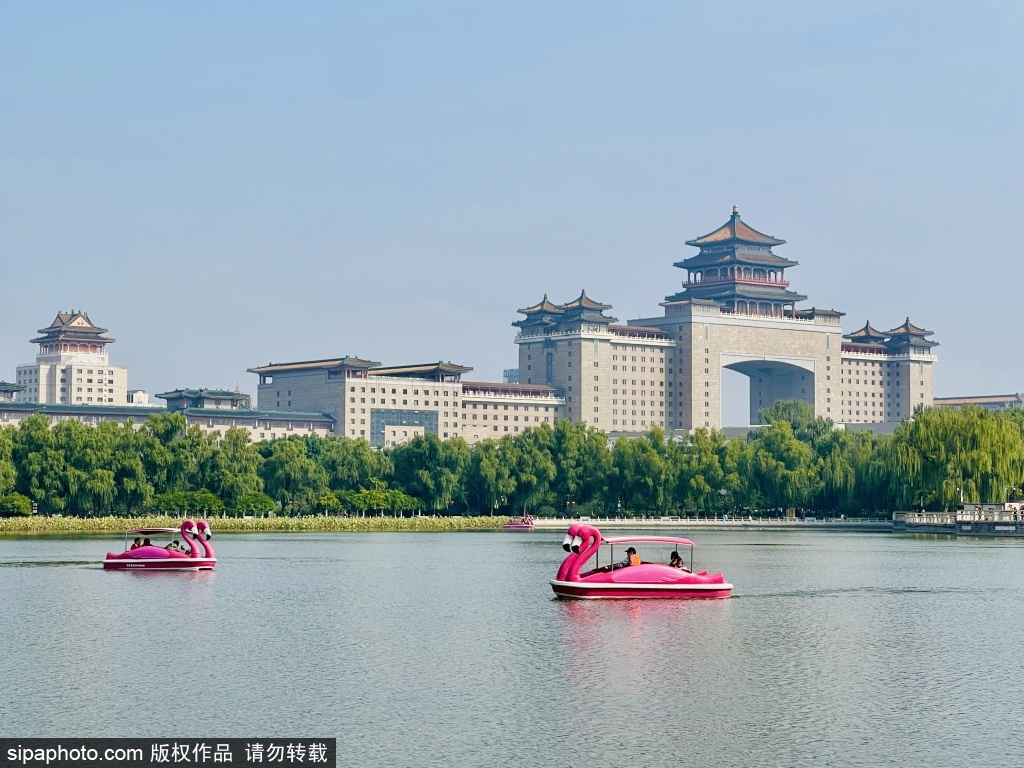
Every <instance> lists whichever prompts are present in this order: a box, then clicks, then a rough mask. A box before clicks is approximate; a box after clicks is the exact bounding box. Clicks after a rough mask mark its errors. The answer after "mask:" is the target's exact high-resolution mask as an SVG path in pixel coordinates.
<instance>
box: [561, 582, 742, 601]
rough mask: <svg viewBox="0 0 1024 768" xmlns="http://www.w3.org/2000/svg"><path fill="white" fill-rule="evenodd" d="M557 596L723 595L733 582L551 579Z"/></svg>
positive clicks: (644, 596) (603, 598)
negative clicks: (640, 581)
mask: <svg viewBox="0 0 1024 768" xmlns="http://www.w3.org/2000/svg"><path fill="white" fill-rule="evenodd" d="M551 589H552V590H553V591H554V593H555V595H557V596H558V597H569V598H577V599H580V600H609V599H620V600H621V599H630V600H635V599H638V598H640V599H648V600H649V599H677V600H678V599H687V600H693V599H705V600H706V599H722V598H726V597H732V584H729V583H726V582H719V583H717V584H642V583H626V584H623V583H616V582H598V583H588V582H585V581H559V580H558V579H552V580H551Z"/></svg>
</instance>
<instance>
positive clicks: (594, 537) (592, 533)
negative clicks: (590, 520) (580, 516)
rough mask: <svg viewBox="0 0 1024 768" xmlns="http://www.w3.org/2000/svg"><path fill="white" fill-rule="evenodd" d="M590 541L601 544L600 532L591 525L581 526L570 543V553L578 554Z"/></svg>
mask: <svg viewBox="0 0 1024 768" xmlns="http://www.w3.org/2000/svg"><path fill="white" fill-rule="evenodd" d="M592 541H596V542H597V543H598V544H600V543H601V532H600V531H599V530H597V528H595V527H594V526H592V525H581V526H579V527H578V528H577V529H576V537H575V538H574V539H573V541H572V551H573V552H576V553H577V554H579V552H581V551H582V550H583V549H584V548H585V547H587V546H590V545H591V543H592Z"/></svg>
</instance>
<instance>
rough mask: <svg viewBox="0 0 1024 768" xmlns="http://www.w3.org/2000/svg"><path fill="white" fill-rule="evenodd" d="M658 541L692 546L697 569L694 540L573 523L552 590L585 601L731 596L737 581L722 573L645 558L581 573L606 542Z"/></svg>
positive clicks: (611, 555) (636, 542)
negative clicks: (612, 532)
mask: <svg viewBox="0 0 1024 768" xmlns="http://www.w3.org/2000/svg"><path fill="white" fill-rule="evenodd" d="M642 543H659V544H673V545H675V546H676V547H677V548H678V547H681V546H682V547H690V567H691V569H692V567H693V546H694V544H693V542H692V541H690V540H689V539H684V538H680V537H678V536H608V537H602V536H601V532H600V531H599V530H598V529H597V528H595V527H594V526H592V525H573V526H570V527H569V532H568V533H567V534H566V536H565V541H564V542H563V543H562V548H563V549H564V550H565V551H566V552H568V553H569V555H568V556H567V557H566V558H565V560H563V561H562V564H561V565H560V566H559V568H558V574H557V575H556V576H555V578H554V579H552V580H551V589H552V590H554V593H555V594H556V595H557V596H558V597H575V598H582V599H586V600H595V599H607V598H724V597H731V596H732V584H730V583H728V582H727V581H726V580H725V577H724V576H723V575H722V574H721V573H714V574H710V573H708V572H707V571H700V572H699V573H691V572H690V571H687V570H683V569H680V568H673V567H672V566H670V565H667V564H664V563H650V562H641V563H640V564H639V565H630V566H626V567H619V568H614V569H613V568H612V567H611V566H612V564H613V563H614V560H613V557H614V555H613V554H610V557H609V565H608V566H605V567H604V568H598V567H596V566H595V567H594V568H592V569H591V570H589V571H585V572H583V573H580V571H581V569H582V568H583V566H585V565H586V564H587V561H588V560H590V558H591V557H593V556H594V555H595V554H597V553H598V550H599V549H600V547H601V545H602V544H608V545H609V546H610V547H612V553H613V552H614V547H615V546H616V545H620V544H622V545H628V544H642Z"/></svg>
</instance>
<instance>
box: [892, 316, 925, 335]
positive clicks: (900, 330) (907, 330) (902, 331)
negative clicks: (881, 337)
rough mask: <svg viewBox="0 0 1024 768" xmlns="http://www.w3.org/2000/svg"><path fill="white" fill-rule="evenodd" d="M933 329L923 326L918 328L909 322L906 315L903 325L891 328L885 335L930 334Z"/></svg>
mask: <svg viewBox="0 0 1024 768" xmlns="http://www.w3.org/2000/svg"><path fill="white" fill-rule="evenodd" d="M933 333H935V331H926V330H925V329H924V328H918V327H917V326H916V325H914V324H913V323H911V322H910V318H909V317H908V318H907V319H906V320H904V321H903V325H901V326H898V327H896V328H893V329H892V330H891V331H889V332H888V333H887V334H886V335H887V336H930V335H932V334H933Z"/></svg>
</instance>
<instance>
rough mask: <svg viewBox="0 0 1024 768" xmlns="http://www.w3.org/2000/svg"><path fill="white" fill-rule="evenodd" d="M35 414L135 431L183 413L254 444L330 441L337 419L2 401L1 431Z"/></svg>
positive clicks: (205, 427) (189, 420)
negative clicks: (298, 438) (244, 435)
mask: <svg viewBox="0 0 1024 768" xmlns="http://www.w3.org/2000/svg"><path fill="white" fill-rule="evenodd" d="M36 413H39V414H42V415H43V416H45V417H46V418H47V419H48V420H49V422H50V424H51V425H56V424H59V423H61V422H62V421H77V422H79V423H81V424H85V425H86V426H93V427H94V426H97V425H98V424H101V423H103V422H112V423H115V424H128V423H129V422H130V423H131V424H132V425H133V426H134V427H135V428H136V429H138V428H139V427H141V426H142V425H143V424H145V423H146V420H147V419H149V417H150V416H153V415H155V414H163V413H181V414H182V415H183V416H184V417H185V423H186V424H187V425H188V426H190V427H191V426H196V427H198V428H199V430H200V431H201V432H203V433H206V434H210V433H216V434H219V435H223V434H224V433H225V432H227V431H228V430H229V429H231V428H232V427H234V428H237V429H242V430H245V431H247V432H248V433H249V436H250V438H251V439H252V440H253V441H254V442H257V441H261V440H275V439H278V438H282V437H288V436H290V435H317V436H320V437H327V436H328V435H333V434H334V430H335V425H334V419H333V418H331V417H330V416H328V415H326V414H322V413H306V414H304V413H271V412H261V411H252V410H230V409H225V408H188V409H185V410H183V411H175V410H172V409H168V408H155V407H145V406H109V405H59V404H58V405H49V404H41V403H25V402H12V401H0V427H7V426H14V427H16V426H19V425H20V424H21V422H23V421H24V420H25V419H27V418H28V417H29V416H31V415H33V414H36Z"/></svg>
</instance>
